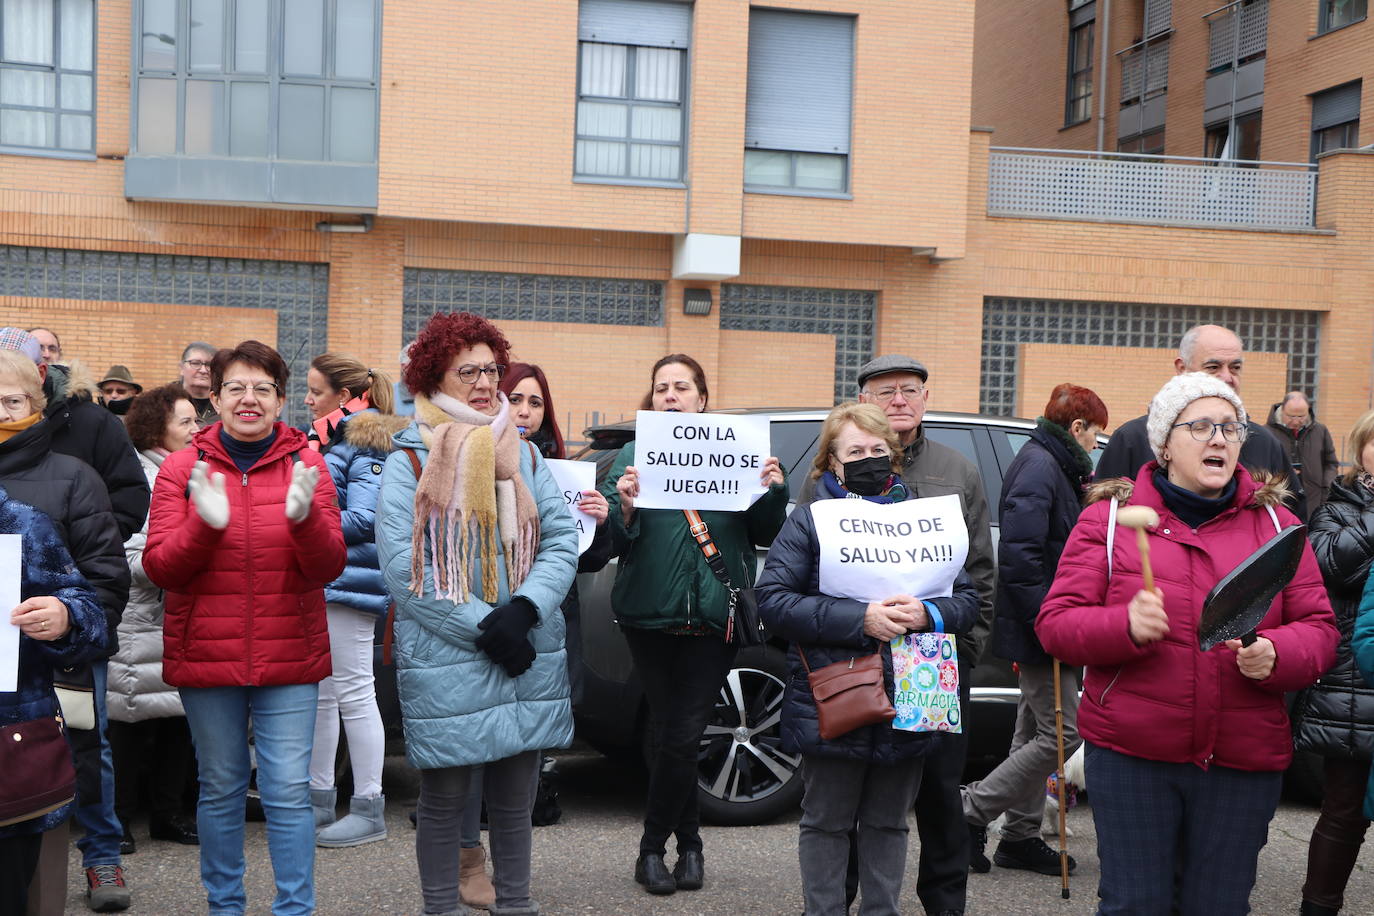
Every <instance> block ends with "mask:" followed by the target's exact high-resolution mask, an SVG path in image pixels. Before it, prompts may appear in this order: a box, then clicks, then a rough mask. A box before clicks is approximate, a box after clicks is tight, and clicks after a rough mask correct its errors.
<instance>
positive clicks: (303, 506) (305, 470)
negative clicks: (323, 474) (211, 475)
mask: <svg viewBox="0 0 1374 916" xmlns="http://www.w3.org/2000/svg"><path fill="white" fill-rule="evenodd" d="M217 476H218V475H217ZM319 482H320V469H319V468H312V467H306V466H305V465H304V464H297V465H296V466H295V467H294V468H292V470H291V486H290V487H289V488H288V489H287V491H286V517H287V518H288V519H290V520H291V521H293V522H303V521H305V519H306V517H307V516H308V515H310V507H311V505H312V504H313V502H314V498H315V487H316V486H317V485H318V484H319Z"/></svg>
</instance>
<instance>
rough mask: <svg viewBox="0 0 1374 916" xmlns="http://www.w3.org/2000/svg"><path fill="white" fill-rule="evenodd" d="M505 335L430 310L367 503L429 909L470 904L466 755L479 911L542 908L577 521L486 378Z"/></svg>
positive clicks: (566, 719) (503, 355)
mask: <svg viewBox="0 0 1374 916" xmlns="http://www.w3.org/2000/svg"><path fill="white" fill-rule="evenodd" d="M509 349H510V345H509V343H508V342H507V341H506V339H505V337H504V336H503V335H502V334H501V332H500V331H499V330H497V328H496V327H495V326H494V325H492V324H491V323H490V322H488V321H486V320H485V319H483V318H480V317H478V316H475V315H471V314H468V313H466V312H460V313H456V314H439V315H435V316H434V317H433V318H432V319H431V320H430V322H429V324H428V325H426V327H425V329H424V330H423V331H422V332H421V333H420V336H419V337H418V338H417V339H416V341H415V343H414V345H412V346H411V348H410V362H409V364H408V365H407V366H406V370H405V383H406V386H407V387H408V388H410V390H412V391H414V392H415V395H416V397H415V423H414V425H412V426H410V427H408V428H407V429H405V430H402V431H401V432H400V433H398V434H397V435H396V437H395V439H394V442H395V444H396V446H397V449H398V450H397V451H396V452H393V453H392V454H391V455H390V457H388V458H387V461H386V466H385V470H384V471H383V474H382V494H381V500H380V502H379V503H378V505H377V549H378V553H379V555H380V558H381V568H382V574H383V576H384V577H385V580H386V585H387V589H388V590H389V591H390V593H391V595H392V596H393V597H394V598H395V600H396V624H395V649H396V668H397V673H396V681H397V689H398V691H399V693H400V697H401V713H402V717H403V720H404V725H405V736H406V754H407V756H408V757H409V759H410V762H411V763H412V764H413V765H415V766H416V767H418V768H419V769H420V770H421V771H422V772H421V784H420V804H419V810H418V812H417V818H416V821H417V823H416V827H417V831H416V837H415V853H416V859H417V861H418V863H419V870H420V886H421V891H422V893H423V895H424V904H425V906H424V912H425V913H428V914H457V913H466V912H467V909H466V908H465V907H464V906H463V905H462V904H461V903H460V902H459V900H458V877H459V872H458V865H459V845H460V832H461V831H460V824H461V821H462V815H463V807H464V803H465V801H466V796H467V788H468V780H469V775H470V774H469V769H470V767H471V766H473V765H474V764H485V769H484V776H485V794H486V803H487V815H488V821H489V823H490V834H489V836H490V840H491V852H492V868H493V872H494V874H493V883H494V884H495V887H496V903H495V905H494V906H493V907H491V909H490V912H491V913H493V914H496V916H517V914H535V913H538V912H539V908H538V906H537V905H536V904H535V903H534V902H533V901H532V900H531V899H530V893H529V885H530V845H531V832H530V809H531V807H532V805H533V802H534V787H535V776H536V769H537V767H538V765H539V753H540V752H541V751H542V750H543V749H545V748H551V747H566V746H567V745H568V744H569V742H570V741H571V740H572V733H573V725H572V708H571V704H570V702H569V690H568V672H567V660H566V652H565V650H564V639H563V636H564V629H563V614H562V610H561V604H562V601H563V597H564V595H566V594H567V592H568V588H569V587H570V586H571V585H572V580H573V575H574V572H575V570H576V568H577V532H576V530H575V529H574V527H573V522H572V517H571V516H570V515H569V513H568V509H567V504H566V502H565V501H564V499H563V494H562V491H561V489H560V488H559V487H558V485H557V484H556V482H555V481H554V479H553V475H552V474H550V473H549V470H548V468H547V467H546V466H545V465H544V461H543V459H542V458H541V457H540V456H539V455H538V453H537V452H536V451H535V449H534V448H532V447H531V446H530V445H529V444H528V443H526V442H524V441H523V440H522V439H521V438H520V434H519V432H518V430H517V429H516V426H515V423H514V422H512V420H511V416H510V406H509V403H508V402H507V401H506V398H505V395H503V394H501V393H500V392H499V391H498V390H497V382H498V381H499V380H500V377H501V375H502V373H503V372H504V371H505V366H506V364H507V360H508V356H509ZM407 452H413V454H414V457H415V458H416V459H417V460H418V461H419V464H420V467H421V469H422V470H421V473H420V474H419V478H418V480H417V477H416V473H415V470H414V468H413V466H412V464H411V456H410V455H409V454H407Z"/></svg>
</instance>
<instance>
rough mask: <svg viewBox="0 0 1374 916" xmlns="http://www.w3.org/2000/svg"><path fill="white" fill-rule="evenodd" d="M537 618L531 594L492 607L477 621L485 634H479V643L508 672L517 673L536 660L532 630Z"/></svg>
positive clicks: (479, 646) (511, 674)
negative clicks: (531, 638) (531, 641)
mask: <svg viewBox="0 0 1374 916" xmlns="http://www.w3.org/2000/svg"><path fill="white" fill-rule="evenodd" d="M538 621H539V614H538V612H537V611H536V610H535V609H534V605H533V604H532V603H531V602H530V600H529V599H528V598H523V597H519V596H517V597H515V598H512V599H511V600H510V602H509V603H508V604H503V605H501V606H500V607H497V608H493V609H492V612H491V613H490V614H488V615H487V616H486V617H483V618H482V621H481V622H480V623H478V624H477V628H478V629H479V630H481V631H482V635H481V636H478V637H477V640H476V646H477V648H479V649H481V650H482V651H483V652H485V653H487V657H488V658H490V659H491V660H492V661H493V662H495V663H496V664H498V665H500V666H501V667H502V668H504V669H506V674H508V675H510V676H511V677H518V676H520V675H521V674H524V673H525V672H526V671H528V670H529V668H530V666H531V665H533V664H534V646H532V645H531V644H530V640H529V632H530V628H531V627H533V626H534V625H535V624H536V623H538Z"/></svg>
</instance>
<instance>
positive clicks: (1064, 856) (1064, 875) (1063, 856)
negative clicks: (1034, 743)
mask: <svg viewBox="0 0 1374 916" xmlns="http://www.w3.org/2000/svg"><path fill="white" fill-rule="evenodd" d="M1054 737H1055V739H1056V744H1057V745H1058V750H1059V769H1058V771H1057V772H1056V773H1055V777H1054V785H1055V788H1056V789H1058V791H1059V888H1060V890H1059V893H1060V896H1062V897H1063V898H1064V899H1065V900H1068V899H1069V838H1068V836H1067V832H1068V831H1067V829H1066V826H1065V823H1064V819H1065V817H1066V816H1067V814H1068V803H1067V801H1066V798H1067V793H1066V792H1065V791H1064V703H1063V701H1061V700H1060V699H1059V659H1057V658H1056V659H1055V660H1054Z"/></svg>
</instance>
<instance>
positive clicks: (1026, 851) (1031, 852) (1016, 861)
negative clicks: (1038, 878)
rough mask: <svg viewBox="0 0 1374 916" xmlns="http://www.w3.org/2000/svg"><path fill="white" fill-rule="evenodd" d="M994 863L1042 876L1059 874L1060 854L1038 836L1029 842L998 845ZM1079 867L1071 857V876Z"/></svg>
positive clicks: (1008, 842) (1006, 841)
mask: <svg viewBox="0 0 1374 916" xmlns="http://www.w3.org/2000/svg"><path fill="white" fill-rule="evenodd" d="M992 861H994V862H996V863H997V864H998V866H999V867H1001V868H1022V869H1025V870H1026V871H1033V872H1038V873H1039V874H1042V875H1057V874H1059V853H1057V852H1055V851H1054V850H1053V849H1051V848H1050V847H1049V845H1048V844H1046V843H1045V841H1044V840H1042V839H1040V837H1038V836H1037V837H1031V838H1030V839H1029V840H1003V841H1002V842H1000V843H998V844H997V852H996V853H994V854H993V857H992ZM1077 867H1078V863H1077V862H1075V861H1074V859H1073V856H1069V874H1073V870H1074V869H1075V868H1077Z"/></svg>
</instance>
